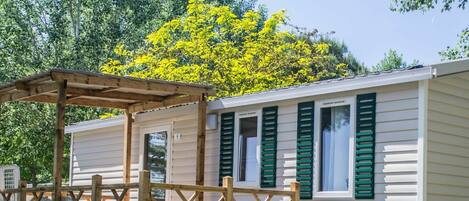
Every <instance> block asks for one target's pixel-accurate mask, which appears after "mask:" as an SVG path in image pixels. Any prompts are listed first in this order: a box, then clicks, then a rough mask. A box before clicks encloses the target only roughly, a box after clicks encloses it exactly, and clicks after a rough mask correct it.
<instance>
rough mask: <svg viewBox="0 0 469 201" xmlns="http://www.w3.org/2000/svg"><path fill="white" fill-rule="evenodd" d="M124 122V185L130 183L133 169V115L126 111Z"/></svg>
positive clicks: (126, 196)
mask: <svg viewBox="0 0 469 201" xmlns="http://www.w3.org/2000/svg"><path fill="white" fill-rule="evenodd" d="M124 117H125V120H124V158H123V163H122V164H123V172H124V178H123V180H124V183H125V184H128V183H130V167H131V154H132V151H131V150H132V122H133V118H132V113H130V112H129V110H125V116H124ZM129 195H130V193H129V192H127V193H126V194H125V197H124V201H129V197H130V196H129Z"/></svg>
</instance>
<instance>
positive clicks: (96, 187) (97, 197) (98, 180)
mask: <svg viewBox="0 0 469 201" xmlns="http://www.w3.org/2000/svg"><path fill="white" fill-rule="evenodd" d="M102 184H103V177H102V176H101V175H93V177H92V179H91V201H101V197H102V190H101V185H102Z"/></svg>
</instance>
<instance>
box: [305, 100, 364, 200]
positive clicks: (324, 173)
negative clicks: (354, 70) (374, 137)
mask: <svg viewBox="0 0 469 201" xmlns="http://www.w3.org/2000/svg"><path fill="white" fill-rule="evenodd" d="M353 102H354V99H353V98H349V99H334V100H324V101H318V104H317V106H316V107H317V108H316V110H315V111H316V114H315V115H316V117H317V118H315V119H318V120H319V121H317V122H315V128H316V130H315V139H314V140H315V146H316V150H318V153H317V154H316V156H315V157H318V158H316V159H315V169H316V170H319V171H315V177H314V179H315V181H314V182H315V185H314V188H315V190H314V191H315V192H314V193H313V196H314V197H340V198H343V197H352V196H353V189H352V188H353V185H352V184H353V164H354V163H353V160H354V159H353V157H354V155H353V148H354V147H353V146H354V144H353V142H354V134H353V132H354V126H353V125H354V123H353V122H354V109H355V107H354V104H353Z"/></svg>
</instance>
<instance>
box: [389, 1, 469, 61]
mask: <svg viewBox="0 0 469 201" xmlns="http://www.w3.org/2000/svg"><path fill="white" fill-rule="evenodd" d="M467 3H468V1H467V0H442V1H437V0H392V7H391V10H394V11H398V12H411V11H417V10H421V11H428V10H431V9H436V8H440V9H441V11H442V12H445V11H450V10H452V9H454V8H459V9H462V10H465V9H466V4H467ZM439 53H440V55H441V56H442V57H443V59H444V60H454V59H460V58H464V57H469V27H467V28H465V29H464V30H462V31H461V33H460V34H459V40H458V42H457V43H456V45H455V46H454V47H450V46H448V47H446V49H445V50H443V51H441V52H439Z"/></svg>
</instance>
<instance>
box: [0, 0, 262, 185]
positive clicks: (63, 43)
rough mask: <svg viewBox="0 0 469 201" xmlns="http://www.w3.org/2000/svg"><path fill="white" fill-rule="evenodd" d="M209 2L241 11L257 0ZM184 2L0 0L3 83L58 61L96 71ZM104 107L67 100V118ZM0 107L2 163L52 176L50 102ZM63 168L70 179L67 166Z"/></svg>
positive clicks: (38, 177) (34, 178) (181, 9)
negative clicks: (71, 103) (117, 50)
mask: <svg viewBox="0 0 469 201" xmlns="http://www.w3.org/2000/svg"><path fill="white" fill-rule="evenodd" d="M210 2H212V3H214V4H221V5H227V6H230V7H231V8H232V9H234V10H236V14H237V15H242V14H243V13H244V12H245V11H246V10H248V9H249V8H252V6H254V3H255V0H210ZM187 4H188V0H174V1H161V0H119V1H115V0H67V1H65V0H2V1H0V72H1V73H0V84H1V83H4V82H6V81H9V80H12V79H18V78H21V77H24V76H27V75H31V74H34V73H37V72H40V71H45V70H47V69H50V68H56V67H59V68H68V69H77V70H86V71H95V72H97V71H99V67H100V66H101V65H102V64H103V63H105V62H106V61H107V58H109V57H110V56H111V55H112V54H113V50H114V48H115V46H116V44H123V45H125V46H126V47H129V48H135V47H139V46H142V45H143V44H144V36H146V35H147V34H148V33H150V32H151V31H152V30H154V29H156V28H158V27H159V26H161V25H162V24H163V23H164V22H165V21H167V20H171V19H173V18H177V17H178V16H181V15H184V13H185V12H186V9H185V8H186V5H187ZM105 111H107V110H101V109H89V108H80V107H69V108H68V109H67V122H68V123H70V122H77V121H83V120H88V119H95V118H98V115H99V114H101V113H103V112H105ZM0 112H1V113H0V164H11V163H16V164H18V165H19V166H20V168H21V172H22V179H23V180H27V181H29V182H32V183H33V184H36V183H40V182H49V181H50V179H51V173H52V169H51V168H52V165H51V164H52V163H53V162H52V153H53V151H52V148H53V143H54V140H53V137H54V126H55V123H54V122H55V114H54V113H55V106H51V105H42V104H30V103H28V104H26V103H8V104H5V105H2V106H0ZM65 147H67V148H68V146H67V145H66V146H65ZM65 153H66V154H68V152H67V151H65ZM65 164H66V165H68V163H65ZM64 168H66V167H64ZM64 173H65V175H64V178H67V177H66V174H68V171H64Z"/></svg>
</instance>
